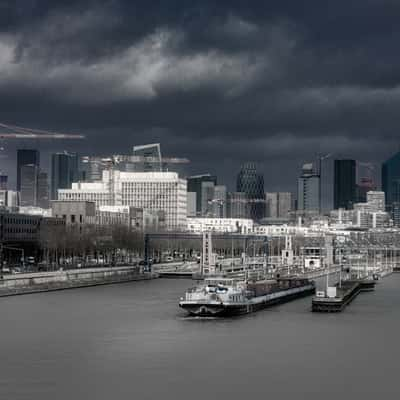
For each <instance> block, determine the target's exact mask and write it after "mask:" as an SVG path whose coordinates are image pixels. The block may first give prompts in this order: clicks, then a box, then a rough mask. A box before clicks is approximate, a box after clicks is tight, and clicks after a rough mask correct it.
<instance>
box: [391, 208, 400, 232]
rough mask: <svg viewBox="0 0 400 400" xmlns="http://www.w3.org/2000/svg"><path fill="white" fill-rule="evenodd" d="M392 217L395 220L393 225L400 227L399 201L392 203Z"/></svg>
mask: <svg viewBox="0 0 400 400" xmlns="http://www.w3.org/2000/svg"><path fill="white" fill-rule="evenodd" d="M391 217H392V220H393V225H394V226H395V227H396V228H400V203H399V202H394V203H392V206H391Z"/></svg>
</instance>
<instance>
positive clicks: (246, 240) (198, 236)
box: [144, 232, 268, 271]
mask: <svg viewBox="0 0 400 400" xmlns="http://www.w3.org/2000/svg"><path fill="white" fill-rule="evenodd" d="M156 240H168V241H182V240H195V241H198V242H199V243H201V241H202V240H203V234H202V233H189V232H158V233H146V234H145V236H144V264H145V268H146V270H147V271H151V264H152V263H151V262H150V254H151V251H152V246H153V243H154V242H155V241H156ZM213 240H226V241H235V240H236V241H237V240H240V241H241V242H242V245H243V248H244V249H248V248H249V247H251V245H252V244H253V243H257V244H258V245H259V246H265V247H264V248H265V253H266V254H268V240H267V237H266V236H260V235H253V234H240V233H213Z"/></svg>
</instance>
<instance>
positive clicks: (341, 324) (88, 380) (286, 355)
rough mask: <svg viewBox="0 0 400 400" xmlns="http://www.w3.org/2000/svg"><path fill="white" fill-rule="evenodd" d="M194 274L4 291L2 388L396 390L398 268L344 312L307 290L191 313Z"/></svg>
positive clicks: (119, 393) (245, 394)
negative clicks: (320, 307) (278, 299)
mask: <svg viewBox="0 0 400 400" xmlns="http://www.w3.org/2000/svg"><path fill="white" fill-rule="evenodd" d="M191 284H192V282H191V281H187V280H163V279H159V280H154V281H148V282H133V283H129V284H119V285H110V286H102V287H92V288H84V289H75V290H67V291H60V292H52V293H44V294H35V295H26V296H17V297H9V298H2V299H0V318H1V320H0V338H1V342H0V357H1V358H0V360H1V363H0V399H1V400H3V399H4V400H17V399H29V400H36V399H38V400H39V399H40V400H47V399H51V400H63V399H70V400H74V399H79V400H80V399H95V400H103V399H107V400H119V399H132V400H133V399H162V400H165V399H175V400H180V399H187V400H189V399H190V400H197V399H201V400H205V399H232V400H236V399H241V400H243V399H270V400H271V399H274V400H277V399H291V398H296V399H324V400H329V399H335V400H337V399H338V398H341V399H345V400H347V399H375V400H376V399H380V400H381V399H382V400H383V399H395V398H398V397H399V395H400V384H399V382H400V380H399V377H398V374H399V372H398V371H399V368H398V365H399V355H400V351H399V338H400V274H397V275H396V274H394V275H392V276H390V277H387V278H385V279H384V280H383V281H381V282H380V283H379V285H378V286H377V289H376V291H375V292H374V293H364V294H361V295H360V296H359V297H358V298H357V299H356V300H355V301H354V302H353V303H352V304H351V305H350V306H348V307H347V308H346V310H345V311H344V312H343V313H340V314H313V313H311V312H310V305H311V298H304V299H301V300H295V301H293V302H291V303H287V304H283V305H279V306H276V307H273V308H270V309H267V310H264V311H260V312H258V313H254V314H251V315H247V316H242V317H238V318H234V319H226V320H203V321H200V320H196V319H188V318H185V317H184V314H183V313H182V311H181V310H180V309H179V308H178V306H177V303H178V299H179V297H180V296H181V295H182V294H183V292H184V290H185V288H186V287H187V286H188V285H191Z"/></svg>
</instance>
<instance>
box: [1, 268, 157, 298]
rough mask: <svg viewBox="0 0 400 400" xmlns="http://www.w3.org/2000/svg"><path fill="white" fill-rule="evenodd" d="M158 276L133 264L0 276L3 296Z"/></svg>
mask: <svg viewBox="0 0 400 400" xmlns="http://www.w3.org/2000/svg"><path fill="white" fill-rule="evenodd" d="M154 277H155V275H154V274H151V273H140V272H139V270H138V269H137V267H132V266H127V267H112V268H84V269H74V270H62V271H61V270H60V271H51V272H36V273H29V274H16V275H4V276H3V279H0V297H2V296H11V295H17V294H26V293H36V292H46V291H53V290H63V289H72V288H78V287H86V286H97V285H106V284H112V283H122V282H130V281H137V280H146V279H152V278H154Z"/></svg>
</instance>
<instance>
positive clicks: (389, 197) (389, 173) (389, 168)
mask: <svg viewBox="0 0 400 400" xmlns="http://www.w3.org/2000/svg"><path fill="white" fill-rule="evenodd" d="M382 190H383V191H384V192H385V195H386V205H387V206H389V207H391V206H392V204H393V203H397V202H400V152H398V153H396V154H395V155H394V156H393V157H391V158H389V159H388V160H387V161H385V162H384V163H383V165H382Z"/></svg>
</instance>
